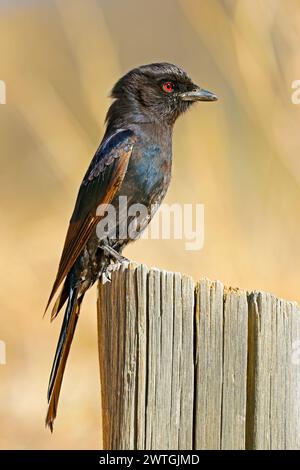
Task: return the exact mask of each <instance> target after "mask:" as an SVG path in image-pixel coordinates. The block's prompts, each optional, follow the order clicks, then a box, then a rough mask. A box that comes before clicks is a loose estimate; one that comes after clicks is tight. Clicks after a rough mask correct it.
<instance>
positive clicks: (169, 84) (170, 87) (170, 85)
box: [162, 82, 174, 93]
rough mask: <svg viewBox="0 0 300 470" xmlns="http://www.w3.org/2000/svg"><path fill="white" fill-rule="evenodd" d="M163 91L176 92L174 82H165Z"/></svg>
mask: <svg viewBox="0 0 300 470" xmlns="http://www.w3.org/2000/svg"><path fill="white" fill-rule="evenodd" d="M162 89H163V90H164V91H165V92H166V93H172V92H173V91H174V85H173V83H172V82H165V83H164V84H163V86H162Z"/></svg>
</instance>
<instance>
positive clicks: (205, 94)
mask: <svg viewBox="0 0 300 470" xmlns="http://www.w3.org/2000/svg"><path fill="white" fill-rule="evenodd" d="M180 98H181V99H182V100H183V101H217V99H218V97H217V96H216V95H215V94H214V93H212V92H211V91H207V90H204V89H203V88H200V87H197V88H195V89H194V90H192V91H186V92H185V93H181V95H180Z"/></svg>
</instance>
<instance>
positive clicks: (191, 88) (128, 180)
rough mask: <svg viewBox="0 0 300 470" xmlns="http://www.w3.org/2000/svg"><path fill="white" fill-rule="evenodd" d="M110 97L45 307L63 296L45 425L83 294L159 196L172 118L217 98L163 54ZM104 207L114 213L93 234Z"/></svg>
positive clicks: (166, 174)
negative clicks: (136, 209)
mask: <svg viewBox="0 0 300 470" xmlns="http://www.w3.org/2000/svg"><path fill="white" fill-rule="evenodd" d="M111 98H112V100H113V101H112V103H111V105H110V107H109V109H108V112H107V115H106V121H105V122H106V130H105V132H104V136H103V139H102V141H101V143H100V145H99V147H98V149H97V150H96V152H95V155H94V157H93V159H92V160H91V163H90V165H89V167H88V169H87V172H86V174H85V176H84V178H83V180H82V183H81V185H80V188H79V192H78V195H77V199H76V203H75V208H74V211H73V214H72V216H71V219H70V223H69V227H68V230H67V234H66V239H65V243H64V247H63V250H62V255H61V259H60V262H59V267H58V272H57V275H56V278H55V281H54V284H53V287H52V291H51V294H50V297H49V300H48V303H47V307H46V311H47V309H48V307H49V306H50V304H51V303H52V301H54V298H55V296H57V297H56V300H55V302H54V306H53V308H52V312H51V321H52V320H54V319H55V318H56V317H57V315H58V313H59V311H60V310H61V309H62V307H63V306H64V305H65V304H66V308H65V314H64V317H63V321H62V326H61V331H60V335H59V340H58V344H57V348H56V352H55V356H54V361H53V365H52V370H51V374H50V379H49V385H48V393H47V401H48V410H47V415H46V426H48V427H49V428H50V430H51V432H53V423H54V420H55V418H56V415H57V408H58V400H59V395H60V390H61V385H62V380H63V375H64V371H65V366H66V362H67V358H68V355H69V351H70V347H71V343H72V340H73V336H74V332H75V328H76V324H77V321H78V318H79V313H80V307H81V304H82V301H83V298H84V295H85V293H86V291H87V290H88V289H89V288H90V287H91V286H92V285H93V284H94V283H95V282H96V281H97V280H98V279H100V278H101V277H103V278H104V277H105V276H106V279H108V280H109V277H110V270H111V269H112V268H113V266H114V265H115V264H118V263H122V262H124V261H126V260H127V259H126V258H125V257H124V256H123V254H122V251H123V249H124V248H125V246H126V245H127V244H128V243H129V242H131V241H133V240H135V239H137V238H138V237H139V235H140V234H141V233H142V232H143V230H144V229H145V228H146V227H147V225H148V224H149V222H150V221H151V219H152V217H153V215H154V213H155V212H156V210H157V208H158V207H159V205H160V204H161V202H162V200H163V198H164V196H165V194H166V192H167V189H168V187H169V184H170V180H171V167H172V133H173V127H174V124H175V121H176V120H177V118H178V117H179V116H180V115H181V114H183V113H184V112H185V111H187V110H188V109H189V108H190V107H191V105H192V104H194V103H195V102H198V101H207V102H212V101H216V100H217V96H216V95H215V94H214V93H212V92H209V91H207V90H205V89H203V88H201V87H200V86H198V85H196V84H195V83H194V82H193V81H192V79H191V78H190V77H189V76H188V74H187V73H186V72H185V71H184V70H183V69H182V68H181V67H179V66H177V65H174V64H171V63H167V62H163V63H152V64H148V65H142V66H139V67H136V68H134V69H132V70H130V71H129V72H127V73H126V74H125V75H124V76H123V77H121V78H120V79H119V80H118V81H117V83H116V84H115V85H114V87H113V89H112V92H111ZM122 198H123V199H124V198H126V201H127V205H128V206H132V205H134V204H139V205H143V207H145V208H146V213H144V216H143V217H136V218H135V216H130V217H129V215H128V213H127V211H124V210H121V209H120V207H119V206H120V204H119V203H120V200H121V199H122ZM110 207H112V208H114V210H115V215H116V217H115V219H112V222H111V223H110V224H108V225H109V228H108V229H107V230H102V231H101V233H100V234H99V230H97V228H98V227H99V226H100V225H101V221H103V220H104V219H105V217H106V216H107V213H108V209H109V208H110ZM137 218H138V219H139V221H138V223H136V225H137V230H136V231H135V233H137V235H136V236H129V234H128V233H127V232H126V227H127V226H128V223H129V221H130V222H132V221H134V220H137ZM124 227H125V232H124ZM121 232H122V236H119V235H120V234H121ZM124 233H125V236H124ZM59 288H60V292H59V294H57V293H58V290H59ZM46 311H45V312H46Z"/></svg>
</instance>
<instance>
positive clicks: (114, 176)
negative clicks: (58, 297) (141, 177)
mask: <svg viewBox="0 0 300 470" xmlns="http://www.w3.org/2000/svg"><path fill="white" fill-rule="evenodd" d="M135 141H136V137H135V135H134V133H133V131H131V130H121V131H118V132H117V133H116V134H114V135H113V136H112V137H110V138H109V139H108V140H107V141H105V142H104V143H103V144H102V145H101V146H100V147H99V149H98V150H97V152H96V154H95V156H94V158H93V160H92V162H91V164H90V166H89V169H88V171H87V173H86V175H85V177H84V179H83V182H82V184H81V187H80V190H79V193H78V197H77V200H76V205H75V209H74V212H73V215H72V217H71V221H70V225H69V228H68V232H67V236H66V240H65V244H64V248H63V252H62V255H61V260H60V263H59V268H58V272H57V276H56V279H55V281H54V284H53V288H52V291H51V294H50V297H49V300H48V303H47V306H46V310H47V308H48V307H49V305H50V303H51V301H52V299H53V297H54V295H55V294H56V292H57V289H58V288H59V286H60V285H61V283H62V282H63V280H64V279H65V277H66V276H67V274H68V272H69V271H70V269H71V268H72V266H73V265H74V263H75V261H76V260H77V258H78V256H79V255H80V253H81V251H82V250H83V248H84V246H85V244H86V243H87V241H88V239H89V237H90V236H91V234H92V232H93V230H94V228H95V227H96V225H97V224H98V222H99V221H100V220H101V218H102V217H103V215H104V213H105V207H107V205H108V204H109V203H110V202H111V201H112V199H113V198H114V196H115V194H116V193H117V191H118V189H119V188H120V186H121V183H122V181H123V179H124V176H125V173H126V170H127V166H128V162H129V159H130V156H131V153H132V149H133V145H134V143H135ZM100 204H101V209H102V212H101V213H100V214H99V213H98V212H97V208H98V206H99V205H100Z"/></svg>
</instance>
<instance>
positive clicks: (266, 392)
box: [98, 264, 300, 450]
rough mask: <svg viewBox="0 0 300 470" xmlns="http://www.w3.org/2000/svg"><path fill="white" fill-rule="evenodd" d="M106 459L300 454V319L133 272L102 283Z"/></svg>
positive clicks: (204, 287) (243, 298)
mask: <svg viewBox="0 0 300 470" xmlns="http://www.w3.org/2000/svg"><path fill="white" fill-rule="evenodd" d="M98 335H99V359H100V373H101V393H102V419H103V447H104V448H105V449H118V450H125V449H141V450H146V449H147V450H152V449H153V450H162V449H164V450H166V449H171V450H183V449H186V450H196V449H199V450H200V449H300V310H299V307H298V306H297V305H296V304H295V303H294V302H287V301H284V300H281V299H277V298H276V297H274V296H273V295H271V294H267V293H264V292H250V293H249V292H246V291H243V290H240V289H232V288H225V287H224V286H223V284H222V283H221V282H219V281H209V280H207V279H204V280H201V281H200V282H197V283H195V282H194V281H193V280H192V279H191V278H190V277H188V276H184V275H182V274H179V273H172V272H167V271H159V270H157V269H148V268H147V267H146V266H143V265H135V264H130V265H129V266H128V267H126V268H124V267H121V268H120V269H119V270H118V271H116V272H114V273H113V275H112V281H111V283H106V284H105V285H102V284H101V283H99V298H98Z"/></svg>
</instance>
